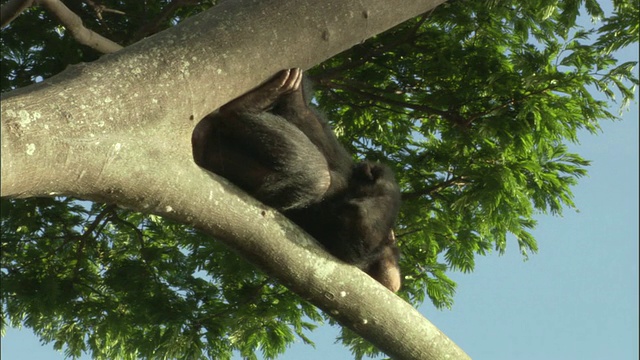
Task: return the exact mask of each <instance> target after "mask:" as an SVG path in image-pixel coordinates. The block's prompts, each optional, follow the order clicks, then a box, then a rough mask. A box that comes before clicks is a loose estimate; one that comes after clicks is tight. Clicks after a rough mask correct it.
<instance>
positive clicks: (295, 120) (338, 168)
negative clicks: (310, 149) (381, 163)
mask: <svg viewBox="0 0 640 360" xmlns="http://www.w3.org/2000/svg"><path fill="white" fill-rule="evenodd" d="M285 71H289V77H290V78H293V79H294V82H293V86H292V87H291V88H292V91H287V92H283V93H282V95H281V96H280V97H279V98H278V100H277V101H276V102H275V104H274V106H273V108H272V109H271V110H269V112H271V113H273V114H276V115H279V116H281V117H283V118H285V119H287V121H288V122H290V123H291V124H293V125H295V126H296V127H297V128H298V129H300V130H301V131H302V132H303V133H304V134H305V135H306V136H307V137H308V138H309V139H310V140H311V142H312V143H313V144H315V145H316V146H317V147H318V149H319V150H320V151H321V152H322V153H323V154H324V156H325V158H326V159H327V163H328V164H329V168H330V170H331V186H330V189H329V191H328V193H327V195H331V194H332V193H336V192H339V191H342V190H344V189H345V188H346V187H347V182H348V179H349V177H350V174H351V170H352V166H353V160H352V159H351V156H350V155H349V153H347V151H346V150H345V149H344V147H343V146H342V145H341V144H340V143H339V142H338V139H336V137H335V134H334V133H333V130H332V129H331V127H330V126H329V124H328V123H327V121H326V120H325V119H324V118H322V116H320V115H319V114H318V113H317V112H316V111H314V110H313V109H311V108H310V107H309V103H308V102H307V100H306V99H305V98H304V94H303V93H304V91H303V88H302V70H301V69H299V68H293V69H290V70H283V72H285ZM281 73H282V72H281ZM281 73H279V74H281ZM276 76H278V75H276Z"/></svg>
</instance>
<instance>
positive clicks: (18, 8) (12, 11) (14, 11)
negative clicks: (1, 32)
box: [0, 0, 34, 27]
mask: <svg viewBox="0 0 640 360" xmlns="http://www.w3.org/2000/svg"><path fill="white" fill-rule="evenodd" d="M33 1H34V0H9V1H7V2H6V3H4V4H3V5H2V6H0V27H5V26H7V25H9V24H10V23H11V22H12V21H13V19H15V18H17V17H18V15H20V14H22V12H23V11H24V10H25V9H26V8H28V7H30V6H31V5H33Z"/></svg>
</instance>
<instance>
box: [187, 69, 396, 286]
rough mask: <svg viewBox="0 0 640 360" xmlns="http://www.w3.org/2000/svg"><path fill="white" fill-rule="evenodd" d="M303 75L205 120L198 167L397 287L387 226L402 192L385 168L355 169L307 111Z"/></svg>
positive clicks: (196, 146) (199, 133)
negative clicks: (289, 220)
mask: <svg viewBox="0 0 640 360" xmlns="http://www.w3.org/2000/svg"><path fill="white" fill-rule="evenodd" d="M301 82H302V70H301V69H298V68H294V69H288V70H283V71H280V72H279V73H277V74H276V75H275V76H274V77H273V78H272V79H270V80H269V81H267V82H266V83H264V84H263V85H261V86H259V87H257V88H256V89H254V90H252V91H250V92H248V93H247V94H245V95H242V96H241V97H239V98H237V99H235V100H233V101H231V102H229V103H228V104H226V105H224V106H222V107H221V108H220V109H219V110H218V111H217V112H215V113H212V114H210V115H208V116H206V117H205V118H204V119H203V120H202V121H201V122H200V123H199V124H198V126H197V127H196V129H195V131H194V134H193V139H192V144H193V156H194V159H195V162H196V163H197V164H198V165H200V166H201V167H203V168H205V169H207V170H209V171H212V172H214V173H216V174H218V175H221V176H224V177H225V178H227V179H229V180H230V181H232V182H233V183H234V184H236V185H238V186H240V187H241V188H242V189H244V190H245V191H247V192H248V193H249V194H251V195H253V196H254V197H255V198H257V199H258V200H260V201H262V202H263V203H265V204H267V205H269V206H273V207H275V208H276V209H278V210H280V211H282V212H283V213H284V215H285V216H287V217H288V218H289V219H291V220H292V221H293V222H295V223H296V224H298V225H299V226H300V227H302V228H303V229H304V230H306V231H307V232H308V233H309V234H310V235H312V236H313V237H314V238H316V239H317V240H318V241H320V243H321V244H322V245H324V247H325V248H326V249H327V250H328V251H329V252H330V253H332V254H333V255H335V256H337V257H338V258H340V259H342V260H343V261H346V262H348V263H350V264H354V265H356V266H358V267H359V268H361V269H362V270H364V271H366V272H367V274H369V275H370V276H371V277H373V278H375V279H376V280H378V281H379V282H380V283H382V284H383V285H385V286H386V287H387V288H389V289H390V290H392V291H398V289H399V288H400V269H399V267H398V258H399V251H398V248H397V246H396V241H395V237H394V235H393V231H392V227H393V225H394V222H395V219H396V217H397V215H398V210H399V207H400V189H399V187H398V184H397V183H396V181H395V178H394V176H393V173H392V172H391V170H390V169H389V168H387V167H386V166H384V165H382V164H379V163H374V162H369V161H363V162H361V163H358V164H354V162H353V160H352V158H351V156H350V155H349V154H348V153H347V151H346V150H345V149H344V148H343V147H342V146H341V145H340V144H339V143H338V140H337V139H336V137H335V135H334V133H333V131H332V130H331V128H330V127H329V125H328V124H327V122H326V121H325V120H324V119H323V118H321V117H320V116H318V115H317V114H316V113H315V112H314V111H313V110H311V109H310V108H309V106H308V102H307V100H306V99H305V98H304V95H303V89H302V85H301Z"/></svg>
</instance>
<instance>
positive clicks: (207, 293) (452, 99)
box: [0, 0, 640, 359]
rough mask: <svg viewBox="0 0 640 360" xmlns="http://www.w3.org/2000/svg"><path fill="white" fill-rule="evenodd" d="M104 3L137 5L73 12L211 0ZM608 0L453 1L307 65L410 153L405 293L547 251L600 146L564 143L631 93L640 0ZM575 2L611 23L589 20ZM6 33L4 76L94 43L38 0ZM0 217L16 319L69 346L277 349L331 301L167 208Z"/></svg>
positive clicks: (6, 212)
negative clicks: (301, 291)
mask: <svg viewBox="0 0 640 360" xmlns="http://www.w3.org/2000/svg"><path fill="white" fill-rule="evenodd" d="M71 3H73V2H71ZM102 3H103V4H104V5H105V6H106V7H107V8H111V9H117V10H123V11H125V13H126V14H125V15H118V14H112V13H103V14H102V19H99V18H98V17H97V16H96V14H95V13H94V12H92V9H91V8H89V7H85V6H82V7H79V8H77V9H72V10H74V11H75V12H76V13H78V14H79V15H80V16H82V18H83V22H84V24H85V25H86V26H87V27H89V28H91V29H93V30H94V31H96V32H99V33H100V34H102V35H103V36H106V37H108V38H110V39H112V40H114V41H116V42H118V43H120V44H122V45H127V44H128V43H131V42H132V41H135V39H138V38H140V37H141V36H148V35H149V34H152V33H153V32H156V31H159V30H161V29H163V28H166V27H169V26H171V25H172V24H174V23H176V22H179V21H180V20H181V19H183V18H186V17H188V16H189V15H191V14H193V13H197V12H199V11H202V10H203V9H205V8H207V7H209V6H210V5H211V4H210V2H201V3H198V4H196V2H192V3H190V4H191V6H186V7H182V8H178V9H174V11H173V12H170V13H169V15H168V16H166V17H164V18H162V17H160V14H162V13H163V10H164V9H166V8H167V6H168V4H169V3H173V2H170V1H145V2H135V1H133V2H132V1H128V2H126V1H104V2H102ZM614 7H615V11H614V13H613V14H612V15H611V16H608V17H605V15H606V14H605V13H604V12H603V11H602V9H601V7H600V5H599V4H598V3H597V2H596V1H595V0H585V1H550V0H536V1H527V2H516V1H501V0H492V1H462V0H455V1H450V2H449V3H445V4H444V5H442V6H440V7H439V8H437V9H436V11H433V12H430V13H428V14H425V15H423V16H421V17H419V18H416V19H413V20H411V21H408V22H407V23H405V24H402V25H401V26H399V27H397V28H394V29H392V30H390V31H388V32H387V33H385V34H381V35H379V36H377V37H375V38H373V39H370V40H369V41H367V42H366V43H364V44H361V45H358V46H356V47H354V48H352V49H350V50H349V51H347V52H345V53H343V54H341V55H340V56H336V57H334V58H332V59H330V60H328V61H326V62H325V63H323V64H321V65H319V66H318V67H316V68H315V69H313V71H311V74H312V76H313V78H314V80H315V81H316V83H317V86H316V87H317V90H318V91H317V93H316V95H317V102H318V103H319V104H320V105H321V107H322V108H323V110H324V111H325V112H326V113H327V115H328V117H329V118H330V119H333V120H335V123H334V126H335V129H336V132H337V133H338V134H339V136H340V137H341V138H342V139H343V140H344V141H345V143H346V145H347V146H348V147H350V149H351V150H352V151H353V152H354V154H357V156H358V157H367V158H369V159H374V160H382V161H385V162H387V163H389V164H390V165H391V166H394V167H395V169H396V173H397V177H398V179H399V181H400V183H401V187H402V189H403V208H402V213H401V216H400V219H399V221H398V229H397V236H398V239H399V244H400V246H401V248H402V252H403V257H402V264H401V266H402V270H403V275H404V276H405V280H404V284H403V289H402V291H401V295H402V296H404V297H405V298H406V299H407V300H408V301H410V302H412V303H414V304H418V303H420V302H422V301H424V300H425V297H428V298H429V300H430V301H431V302H433V303H434V304H435V305H436V306H437V307H440V308H445V307H451V305H452V303H453V295H454V293H455V283H454V282H452V281H451V280H450V279H449V278H448V277H447V275H446V274H447V271H449V270H459V271H463V272H470V271H473V269H474V259H475V256H476V255H485V254H487V253H489V252H491V251H497V252H499V253H502V252H504V251H505V249H506V246H507V244H508V243H509V242H510V241H511V239H514V240H515V243H516V244H517V246H518V247H519V249H520V251H521V253H522V254H523V256H524V257H525V258H526V256H528V254H530V253H535V252H536V251H537V245H536V241H535V239H534V238H533V237H532V235H531V233H530V231H531V229H532V228H533V227H535V225H536V224H535V221H534V220H533V217H534V215H536V214H539V213H549V214H561V213H562V210H563V209H566V208H574V207H575V205H574V203H573V200H572V199H573V196H572V193H571V186H572V185H574V184H576V181H577V179H578V178H580V177H582V176H584V175H585V174H586V171H585V167H586V166H588V164H589V162H588V161H586V160H584V159H582V158H581V157H580V156H579V155H577V154H572V153H570V152H568V150H567V147H566V143H567V142H576V141H578V131H579V130H587V131H589V132H592V133H596V132H598V131H599V129H600V126H599V123H600V122H601V121H603V120H611V119H615V116H614V115H613V114H612V113H611V112H610V109H609V108H607V102H606V101H605V100H611V99H616V97H617V96H619V97H620V100H621V101H620V102H621V105H622V106H623V107H624V105H626V104H627V103H628V102H629V101H631V100H632V99H633V94H634V91H635V86H637V84H638V80H637V79H636V78H634V77H633V74H632V69H633V68H634V66H635V65H636V64H635V63H623V64H619V63H618V61H617V60H616V59H615V58H614V57H613V56H612V52H614V51H615V50H618V49H620V48H622V47H625V46H628V45H629V44H632V43H637V41H638V33H639V30H638V23H639V17H640V15H639V13H640V12H639V8H638V2H634V1H629V0H624V1H623V0H615V1H614ZM581 12H586V14H587V15H588V16H590V17H591V18H592V19H593V20H594V21H597V20H602V22H601V23H600V24H601V27H600V28H597V29H587V30H585V29H581V28H579V27H577V25H576V19H577V18H578V16H579V15H580V14H581ZM144 19H158V21H154V20H148V21H147V20H144ZM145 21H147V22H145ZM33 24H38V26H37V28H35V29H37V30H34V27H33ZM0 40H1V41H2V45H3V46H2V63H1V66H2V74H3V76H2V83H1V89H2V91H7V90H9V89H13V88H17V87H21V86H25V85H27V84H29V83H32V82H34V81H36V80H37V79H39V78H46V77H49V76H51V75H53V74H55V73H57V72H59V71H61V70H62V69H64V68H65V67H66V66H67V65H68V64H71V63H76V62H79V61H91V60H94V59H95V58H97V56H98V54H96V53H95V52H94V51H93V50H91V49H88V48H86V47H83V46H80V45H77V43H75V41H74V40H73V39H72V38H71V37H70V35H69V34H68V33H67V32H66V31H64V28H62V27H61V26H60V25H58V24H57V23H56V21H55V20H54V19H52V18H51V17H50V16H49V15H48V14H47V13H46V12H44V11H43V10H42V9H40V8H35V7H34V8H31V9H29V10H28V11H27V12H26V13H25V14H23V15H21V16H20V17H18V18H17V19H16V20H14V21H13V22H12V23H11V25H10V26H9V27H8V28H6V29H4V30H3V31H2V33H1V37H0ZM1 221H2V223H1V225H2V253H3V256H2V262H1V275H2V291H1V296H2V304H3V307H2V327H3V328H4V326H6V325H7V324H11V325H12V326H19V325H21V324H22V325H25V326H28V327H30V328H32V329H34V331H35V332H36V333H37V334H38V335H39V336H41V338H42V339H43V340H44V341H46V342H54V346H55V347H56V348H63V347H64V348H65V349H66V353H67V355H69V356H71V357H73V356H78V355H79V354H80V353H81V352H82V351H88V352H90V353H92V354H93V356H95V357H96V358H105V359H111V358H123V359H126V358H158V357H165V358H204V357H210V358H216V359H228V358H229V357H230V355H231V352H232V351H234V350H235V351H238V352H239V353H240V354H241V355H242V356H243V357H246V358H249V359H254V358H256V355H255V353H256V352H257V351H260V352H262V354H263V356H264V357H266V358H274V357H276V356H277V355H278V354H280V353H282V352H283V351H285V349H286V347H287V346H288V345H289V344H290V343H291V342H292V341H294V339H295V337H296V336H297V337H298V338H300V339H302V341H304V342H307V343H311V341H310V340H309V339H308V338H307V337H306V334H305V331H308V330H311V329H313V328H314V327H315V325H314V324H313V323H322V322H323V318H324V319H325V320H326V319H328V318H327V317H326V316H323V315H320V314H319V313H318V311H317V310H316V309H315V308H314V307H313V306H311V305H310V304H308V303H306V302H304V301H303V300H301V299H300V298H298V297H297V296H296V295H295V294H292V293H291V292H289V291H288V290H287V289H286V288H284V287H282V286H281V285H278V284H277V283H275V282H273V281H272V280H271V279H269V278H268V277H267V276H266V275H264V274H262V273H260V272H259V271H257V270H256V269H255V268H253V267H252V266H251V265H250V264H248V263H247V262H245V261H244V260H242V259H241V258H239V257H238V256H236V255H235V254H234V253H231V252H229V251H228V250H227V249H226V248H224V247H223V246H222V245H220V244H219V243H218V242H216V241H214V240H212V239H210V238H207V237H205V236H202V235H201V234H199V233H197V232H196V231H194V230H193V229H191V228H189V227H188V226H184V225H178V224H174V223H171V222H168V221H166V220H164V219H161V218H159V217H157V216H148V215H143V214H138V213H131V212H127V211H123V210H120V209H117V208H115V207H113V206H106V205H101V204H88V203H85V202H79V201H76V200H72V199H61V198H55V199H28V200H6V199H4V200H3V201H2V218H1ZM508 240H509V241H508ZM308 321H311V322H313V323H310V322H308ZM329 321H331V320H330V319H329ZM341 340H342V341H343V342H344V343H345V344H348V345H349V346H351V348H352V349H353V352H354V356H355V357H356V358H358V359H360V358H362V357H363V356H369V355H374V354H376V353H377V352H376V350H375V349H374V348H373V347H371V346H370V345H369V344H366V343H365V342H364V341H363V340H362V339H360V338H359V337H357V336H356V335H355V334H353V333H351V332H349V331H345V332H344V333H343V335H342V337H341Z"/></svg>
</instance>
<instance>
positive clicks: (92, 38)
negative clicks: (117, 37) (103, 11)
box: [37, 0, 122, 54]
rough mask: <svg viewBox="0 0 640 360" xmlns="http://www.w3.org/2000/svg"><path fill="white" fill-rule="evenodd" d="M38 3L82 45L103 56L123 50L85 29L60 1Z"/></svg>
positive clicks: (78, 19)
mask: <svg viewBox="0 0 640 360" xmlns="http://www.w3.org/2000/svg"><path fill="white" fill-rule="evenodd" d="M37 2H38V4H40V5H42V6H43V7H44V8H45V9H47V10H48V11H49V12H51V13H52V14H53V15H54V16H55V17H56V18H57V19H58V20H59V21H60V23H61V24H62V25H64V27H65V28H66V29H67V30H69V32H70V33H71V35H72V36H73V37H74V38H75V39H76V40H77V41H78V42H79V43H80V44H82V45H86V46H89V47H90V48H93V49H95V50H97V51H99V52H101V53H103V54H107V53H112V52H116V51H118V50H120V49H122V46H120V45H118V44H116V43H115V42H113V41H111V40H109V39H107V38H105V37H103V36H101V35H99V34H97V33H95V32H93V31H91V30H89V29H87V28H86V27H84V25H83V24H82V19H81V18H80V17H79V16H78V15H76V14H75V13H74V12H73V11H71V10H69V8H68V7H66V6H65V5H64V4H63V3H62V2H61V1H60V0H37Z"/></svg>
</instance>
